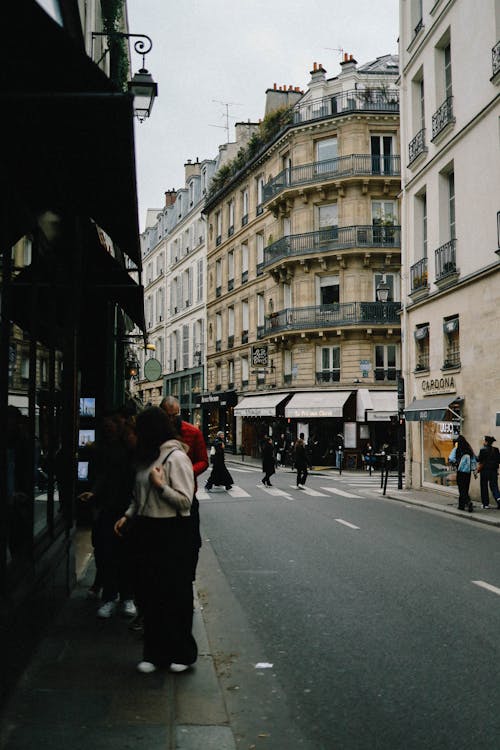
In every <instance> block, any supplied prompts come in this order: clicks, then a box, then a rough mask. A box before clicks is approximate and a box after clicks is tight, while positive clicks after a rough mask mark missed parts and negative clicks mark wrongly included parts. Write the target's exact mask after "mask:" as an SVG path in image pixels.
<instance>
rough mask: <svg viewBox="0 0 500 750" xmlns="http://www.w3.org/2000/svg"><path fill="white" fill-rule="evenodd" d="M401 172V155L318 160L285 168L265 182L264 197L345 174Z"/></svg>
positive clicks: (365, 174) (351, 156) (337, 177)
mask: <svg viewBox="0 0 500 750" xmlns="http://www.w3.org/2000/svg"><path fill="white" fill-rule="evenodd" d="M400 174H401V158H400V157H399V155H397V156H381V155H372V154H349V155H348V156H339V157H337V158H336V159H326V160H325V161H315V162H313V163H312V164H302V165H301V166H297V167H289V168H288V169H284V170H283V171H282V172H280V173H279V174H278V175H277V176H276V177H274V178H273V179H272V180H270V181H269V182H268V183H267V185H264V188H263V199H264V201H268V200H270V199H271V198H274V196H275V195H278V193H281V192H282V191H283V190H286V189H287V188H291V187H300V186H301V185H307V184H308V183H315V182H324V181H325V180H330V179H332V180H337V179H340V178H342V177H356V176H360V177H361V176H362V177H366V176H372V175H375V176H380V175H384V176H386V175H390V176H399V175H400Z"/></svg>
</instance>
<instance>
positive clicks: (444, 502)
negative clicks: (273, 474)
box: [226, 456, 500, 526]
mask: <svg viewBox="0 0 500 750" xmlns="http://www.w3.org/2000/svg"><path fill="white" fill-rule="evenodd" d="M226 462H227V463H228V464H235V465H240V466H245V465H246V466H252V467H253V468H259V469H260V468H261V461H260V460H259V459H256V458H251V457H249V456H245V458H244V460H243V459H241V458H240V457H239V456H235V457H234V458H233V457H232V456H227V457H226ZM286 471H288V472H289V473H294V472H292V470H291V469H278V473H281V472H286ZM309 473H310V475H311V476H326V475H328V474H334V475H337V476H338V470H337V469H335V468H333V467H332V466H315V467H313V468H312V469H311V470H310V472H309ZM360 475H362V476H366V472H361V471H342V476H343V477H346V476H352V477H356V476H360ZM393 476H394V473H392V474H391V477H393ZM371 478H372V481H373V489H374V490H379V489H380V472H378V471H377V472H375V471H374V472H373V473H372V477H371ZM385 496H386V497H388V498H390V499H391V500H399V501H401V502H404V503H409V504H411V505H419V506H421V507H422V508H429V509H430V510H435V511H438V512H441V513H448V514H450V515H452V516H457V517H459V518H465V519H467V520H469V521H475V522H476V523H483V524H487V525H488V526H500V511H499V510H498V509H497V507H496V505H495V503H494V501H492V506H491V509H490V510H484V509H483V508H482V507H481V504H480V503H478V502H475V503H474V511H473V512H472V513H469V512H468V511H463V510H458V508H457V504H458V490H456V491H455V492H454V494H453V495H450V494H448V493H447V492H440V491H439V489H437V488H436V490H431V489H427V488H426V489H410V490H406V489H403V490H397V489H394V487H391V486H388V487H387V490H386V493H385Z"/></svg>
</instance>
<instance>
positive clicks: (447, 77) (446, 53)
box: [443, 44, 453, 99]
mask: <svg viewBox="0 0 500 750" xmlns="http://www.w3.org/2000/svg"><path fill="white" fill-rule="evenodd" d="M443 60H444V93H445V99H449V98H450V97H451V96H453V89H452V81H451V46H450V44H447V45H446V47H445V48H444V50H443Z"/></svg>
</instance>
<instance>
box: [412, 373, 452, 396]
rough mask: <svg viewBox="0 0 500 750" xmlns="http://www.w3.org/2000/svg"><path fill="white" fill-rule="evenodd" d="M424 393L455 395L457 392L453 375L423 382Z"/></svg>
mask: <svg viewBox="0 0 500 750" xmlns="http://www.w3.org/2000/svg"><path fill="white" fill-rule="evenodd" d="M421 382H422V391H423V392H424V393H426V394H429V393H455V391H456V390H457V388H456V385H455V378H454V377H453V375H447V376H444V377H442V378H430V379H428V380H422V381H421Z"/></svg>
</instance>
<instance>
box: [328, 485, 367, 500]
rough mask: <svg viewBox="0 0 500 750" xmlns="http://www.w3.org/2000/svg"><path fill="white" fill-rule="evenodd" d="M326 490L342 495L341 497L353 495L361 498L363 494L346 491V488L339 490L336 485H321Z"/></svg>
mask: <svg viewBox="0 0 500 750" xmlns="http://www.w3.org/2000/svg"><path fill="white" fill-rule="evenodd" d="M321 489H322V490H325V492H331V493H332V494H333V495H340V496H341V497H353V498H358V499H359V500H361V499H362V498H361V495H353V494H352V492H344V490H338V489H337V488H336V487H321Z"/></svg>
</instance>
